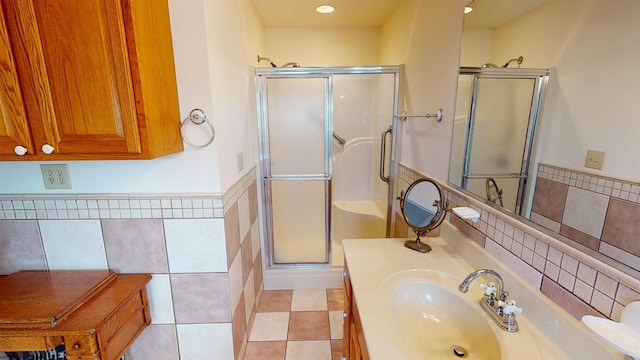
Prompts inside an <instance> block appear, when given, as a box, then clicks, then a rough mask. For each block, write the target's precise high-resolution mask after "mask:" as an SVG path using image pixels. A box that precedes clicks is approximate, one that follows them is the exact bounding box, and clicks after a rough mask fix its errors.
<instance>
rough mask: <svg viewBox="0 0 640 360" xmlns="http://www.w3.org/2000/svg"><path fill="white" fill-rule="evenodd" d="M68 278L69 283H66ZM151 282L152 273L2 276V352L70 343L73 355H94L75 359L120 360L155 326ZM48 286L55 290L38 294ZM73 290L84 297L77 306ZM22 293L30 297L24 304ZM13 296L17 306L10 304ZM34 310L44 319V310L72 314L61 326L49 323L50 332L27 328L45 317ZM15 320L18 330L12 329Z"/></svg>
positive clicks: (62, 273) (47, 347)
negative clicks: (150, 304)
mask: <svg viewBox="0 0 640 360" xmlns="http://www.w3.org/2000/svg"><path fill="white" fill-rule="evenodd" d="M73 275H75V276H76V277H77V278H74V277H73ZM65 278H66V279H68V281H66V282H63V281H60V280H62V279H65ZM18 279H22V280H25V281H24V282H21V281H17V280H18ZM51 279H56V280H58V281H52V280H51ZM7 280H8V281H7ZM150 280H151V275H150V274H114V273H113V272H110V271H101V272H100V271H97V272H96V271H51V272H48V271H24V272H19V273H14V274H11V275H8V276H4V277H0V299H2V302H0V304H1V309H0V310H1V312H2V318H1V319H0V321H2V322H3V324H4V326H1V327H0V351H18V350H20V351H27V350H48V349H51V348H53V347H54V346H56V345H58V344H60V343H62V342H65V343H68V344H71V345H68V346H72V349H69V348H68V349H67V351H68V355H69V354H70V351H76V352H78V351H80V352H85V351H88V352H89V354H93V355H87V356H84V355H83V356H80V357H73V358H74V359H117V358H118V357H117V356H118V355H121V354H120V353H124V351H126V349H127V348H128V346H129V345H130V344H131V342H133V340H135V338H136V337H137V336H138V335H139V334H140V333H141V332H142V330H143V329H144V327H146V326H147V325H148V324H150V323H151V317H150V313H149V308H148V302H147V298H146V291H145V285H146V284H147V283H148V282H149V281H150ZM92 281H93V282H92ZM42 283H44V284H46V285H45V286H49V288H48V289H47V288H43V289H34V287H36V288H37V287H38V286H39V285H37V284H42ZM79 284H81V285H84V289H85V290H86V291H84V292H82V291H80V290H81V289H82V288H83V287H82V286H81V285H79ZM67 290H70V291H72V292H73V291H75V292H76V293H77V294H80V297H79V298H77V299H76V300H77V301H75V302H73V301H72V302H71V305H69V299H70V298H72V296H71V295H69V294H65V292H66V291H67ZM10 294H11V295H10ZM20 294H27V296H26V297H24V298H22V299H21V298H20ZM34 294H42V296H43V298H41V299H37V298H36V297H35V295H34ZM50 295H51V296H52V298H49V297H48V296H50ZM8 296H10V297H12V298H13V301H7V297H8ZM26 299H29V300H26ZM55 299H62V300H63V301H62V302H57V301H56V300H55ZM65 301H66V302H65ZM42 303H45V305H43V304H42ZM64 304H66V305H64ZM47 306H49V307H48V308H47ZM30 307H33V308H36V309H40V310H39V311H40V314H49V313H50V312H46V311H43V309H55V310H56V311H59V312H60V309H65V310H63V311H66V315H65V316H64V317H63V318H57V319H59V321H57V322H56V324H55V326H51V324H50V323H46V326H45V327H29V326H25V324H34V323H35V322H31V323H30V322H29V321H32V320H34V319H36V320H37V319H44V317H45V316H44V315H37V316H34V315H33V314H35V313H36V312H35V311H31V310H30ZM66 309H74V310H71V311H67V310H66ZM23 311H24V312H23ZM25 314H29V315H25ZM25 319H26V321H25ZM10 321H13V323H12V324H14V325H15V326H14V327H11V328H10V327H9V323H10ZM110 344H111V346H110ZM107 347H109V349H108V350H107ZM77 348H79V349H80V350H77ZM86 349H89V350H86ZM71 358H72V357H69V359H71Z"/></svg>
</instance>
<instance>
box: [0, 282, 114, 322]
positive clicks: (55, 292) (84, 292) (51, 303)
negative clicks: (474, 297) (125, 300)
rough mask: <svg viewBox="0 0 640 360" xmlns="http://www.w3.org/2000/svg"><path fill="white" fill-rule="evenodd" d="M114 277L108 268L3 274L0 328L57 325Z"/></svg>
mask: <svg viewBox="0 0 640 360" xmlns="http://www.w3.org/2000/svg"><path fill="white" fill-rule="evenodd" d="M115 278H116V274H115V273H114V272H112V271H109V270H83V271H20V272H17V273H13V274H11V275H8V276H5V277H3V278H0V289H2V291H1V292H0V329H2V328H40V329H46V328H51V327H55V326H57V325H58V324H60V322H61V321H64V319H65V318H66V317H67V316H69V314H71V313H72V312H73V311H74V310H76V309H78V308H79V307H81V306H82V305H83V304H85V303H86V302H87V301H89V300H90V299H91V298H92V297H93V296H94V295H95V294H97V293H98V292H99V291H100V290H102V289H104V288H105V287H106V286H107V285H108V284H110V283H111V282H112V281H113V280H115Z"/></svg>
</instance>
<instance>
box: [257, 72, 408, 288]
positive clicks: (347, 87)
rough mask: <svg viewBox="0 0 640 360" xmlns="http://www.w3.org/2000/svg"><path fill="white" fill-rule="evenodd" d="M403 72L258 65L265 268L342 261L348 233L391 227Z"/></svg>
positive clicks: (363, 234)
mask: <svg viewBox="0 0 640 360" xmlns="http://www.w3.org/2000/svg"><path fill="white" fill-rule="evenodd" d="M399 71H400V68H399V67H397V66H389V67H386V66H385V67H326V68H324V67H322V68H302V67H298V68H258V69H256V70H255V72H256V84H257V101H258V130H259V138H260V172H261V178H262V181H263V183H262V187H261V194H262V195H261V199H262V205H263V206H262V210H263V212H262V213H263V216H262V219H263V230H264V237H265V246H264V251H265V253H266V256H265V258H266V259H267V271H268V270H269V269H301V268H304V269H327V268H332V267H336V266H342V261H343V259H342V246H341V240H342V239H344V238H372V237H385V236H386V235H387V234H388V231H389V230H388V229H389V228H390V227H391V226H392V224H391V221H390V220H392V219H390V217H388V216H387V214H388V213H391V207H392V206H393V201H390V196H392V195H391V194H392V192H391V191H389V189H390V188H392V186H393V181H394V179H395V168H396V165H395V141H396V139H395V136H396V135H395V134H396V133H397V132H396V131H390V132H385V130H386V129H387V128H393V127H395V124H396V119H395V117H394V114H395V113H396V111H397V104H398V85H399V78H400V77H399ZM383 134H384V135H383ZM385 135H389V136H385ZM381 136H382V140H381ZM381 159H382V160H381ZM381 165H382V167H383V168H382V173H383V175H384V176H385V177H387V178H388V179H389V180H388V182H385V181H383V180H382V179H381V177H380V176H379V175H380V173H381V169H380V166H381ZM388 219H389V220H388ZM266 278H267V274H265V279H266ZM266 285H267V284H265V286H266Z"/></svg>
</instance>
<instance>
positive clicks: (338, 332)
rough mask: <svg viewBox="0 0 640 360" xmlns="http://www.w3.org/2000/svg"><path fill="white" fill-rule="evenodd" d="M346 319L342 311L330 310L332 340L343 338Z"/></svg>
mask: <svg viewBox="0 0 640 360" xmlns="http://www.w3.org/2000/svg"><path fill="white" fill-rule="evenodd" d="M343 324H344V319H343V318H342V311H329V329H330V330H331V340H338V339H342V332H343Z"/></svg>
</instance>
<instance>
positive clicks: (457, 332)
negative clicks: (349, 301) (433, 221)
mask: <svg viewBox="0 0 640 360" xmlns="http://www.w3.org/2000/svg"><path fill="white" fill-rule="evenodd" d="M461 281H462V279H459V278H457V277H455V276H452V275H449V274H446V273H442V272H437V271H428V270H408V271H400V272H397V273H394V274H392V275H391V276H389V277H387V278H386V279H385V280H384V281H383V282H382V283H381V284H380V286H379V287H378V291H377V299H378V311H379V312H380V314H381V315H382V316H384V317H385V321H386V322H387V324H389V327H390V329H389V330H390V333H393V334H395V336H394V338H395V341H400V342H403V343H404V344H403V345H404V347H405V349H408V350H410V351H411V352H412V353H413V355H415V357H416V358H422V359H427V358H428V359H458V358H466V359H479V360H480V359H483V360H484V359H486V360H488V359H492V360H499V359H506V358H507V357H503V349H502V348H501V345H500V343H501V339H502V340H503V341H504V340H505V339H508V338H509V336H511V337H512V338H515V337H518V335H517V334H509V333H507V332H505V331H503V330H501V329H499V328H498V327H497V325H496V324H495V323H493V320H491V319H490V318H489V317H488V316H487V314H486V313H485V312H484V311H483V310H482V309H481V308H480V306H479V304H478V300H479V299H480V298H481V297H482V291H481V290H480V288H479V287H478V286H475V287H473V286H472V287H473V288H472V289H470V291H469V293H466V294H463V293H460V292H458V290H457V287H458V284H459V283H460V282H461ZM502 332H504V334H502ZM520 345H522V344H520ZM506 346H508V345H506ZM527 348H530V349H528V350H527V351H528V352H527V353H525V354H527V355H528V356H532V355H535V353H534V354H532V353H531V352H530V350H531V349H533V351H536V350H537V349H536V346H535V345H533V346H527ZM531 358H536V356H533V357H531Z"/></svg>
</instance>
